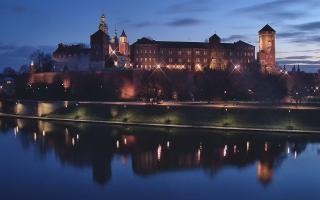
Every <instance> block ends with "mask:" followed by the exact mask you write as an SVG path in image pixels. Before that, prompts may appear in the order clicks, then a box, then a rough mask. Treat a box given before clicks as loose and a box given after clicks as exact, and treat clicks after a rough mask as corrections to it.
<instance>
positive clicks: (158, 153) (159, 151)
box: [157, 145, 162, 161]
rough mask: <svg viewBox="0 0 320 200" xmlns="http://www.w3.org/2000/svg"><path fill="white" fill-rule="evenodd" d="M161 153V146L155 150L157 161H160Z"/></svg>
mask: <svg viewBox="0 0 320 200" xmlns="http://www.w3.org/2000/svg"><path fill="white" fill-rule="evenodd" d="M161 153H162V147H161V145H159V146H158V149H157V158H158V161H160V160H161Z"/></svg>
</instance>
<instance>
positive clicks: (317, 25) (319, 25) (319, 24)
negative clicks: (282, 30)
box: [294, 21, 320, 31]
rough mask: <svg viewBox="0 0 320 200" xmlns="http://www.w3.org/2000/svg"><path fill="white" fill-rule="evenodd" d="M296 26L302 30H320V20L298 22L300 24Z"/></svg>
mask: <svg viewBox="0 0 320 200" xmlns="http://www.w3.org/2000/svg"><path fill="white" fill-rule="evenodd" d="M294 28H296V29H299V30H302V31H316V30H320V21H316V22H308V23H304V24H298V25H295V26H294Z"/></svg>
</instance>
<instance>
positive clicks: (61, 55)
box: [53, 15, 130, 71]
mask: <svg viewBox="0 0 320 200" xmlns="http://www.w3.org/2000/svg"><path fill="white" fill-rule="evenodd" d="M129 56H130V46H129V43H128V38H127V35H126V34H125V32H124V31H123V32H122V34H121V36H120V40H119V38H118V36H117V34H116V33H115V35H114V36H113V37H112V39H111V37H110V35H109V33H108V25H107V22H106V17H105V15H102V16H101V18H100V23H99V28H98V31H96V32H95V33H94V34H92V35H91V36H90V48H88V47H86V46H85V45H81V44H77V45H65V44H62V43H61V44H59V45H58V48H57V49H56V50H55V51H54V52H53V60H54V71H63V70H69V71H99V70H102V69H104V68H105V67H111V66H106V65H108V64H109V63H110V62H108V61H110V59H112V60H113V61H114V62H113V63H115V66H116V67H128V66H130V57H129Z"/></svg>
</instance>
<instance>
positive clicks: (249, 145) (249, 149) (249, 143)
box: [247, 141, 250, 151]
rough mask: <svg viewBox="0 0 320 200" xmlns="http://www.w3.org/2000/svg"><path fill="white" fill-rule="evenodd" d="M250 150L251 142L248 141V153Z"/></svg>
mask: <svg viewBox="0 0 320 200" xmlns="http://www.w3.org/2000/svg"><path fill="white" fill-rule="evenodd" d="M249 150H250V142H249V141H248V142H247V151H249Z"/></svg>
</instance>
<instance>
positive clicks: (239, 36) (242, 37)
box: [222, 35, 247, 42]
mask: <svg viewBox="0 0 320 200" xmlns="http://www.w3.org/2000/svg"><path fill="white" fill-rule="evenodd" d="M222 40H223V41H227V42H229V41H235V40H247V37H246V36H244V35H230V36H229V37H226V38H223V39H222Z"/></svg>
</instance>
